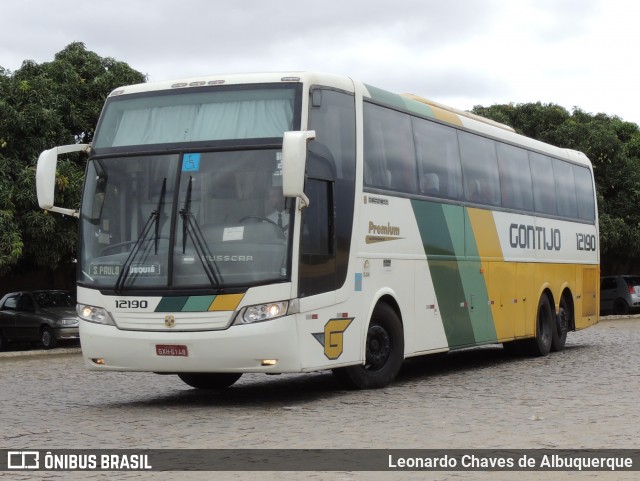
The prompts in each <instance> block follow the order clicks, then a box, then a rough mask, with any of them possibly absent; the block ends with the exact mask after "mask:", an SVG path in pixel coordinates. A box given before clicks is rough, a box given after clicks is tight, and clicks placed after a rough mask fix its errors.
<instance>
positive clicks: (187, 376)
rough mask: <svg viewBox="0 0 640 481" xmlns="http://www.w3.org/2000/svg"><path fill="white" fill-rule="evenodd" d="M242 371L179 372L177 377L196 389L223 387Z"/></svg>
mask: <svg viewBox="0 0 640 481" xmlns="http://www.w3.org/2000/svg"><path fill="white" fill-rule="evenodd" d="M240 376H242V373H235V372H224V373H209V372H181V373H179V374H178V377H179V378H180V379H182V381H184V382H185V383H186V384H188V385H189V386H191V387H194V388H196V389H212V390H213V389H224V388H226V387H229V386H231V385H232V384H233V383H234V382H236V381H237V380H238V379H240Z"/></svg>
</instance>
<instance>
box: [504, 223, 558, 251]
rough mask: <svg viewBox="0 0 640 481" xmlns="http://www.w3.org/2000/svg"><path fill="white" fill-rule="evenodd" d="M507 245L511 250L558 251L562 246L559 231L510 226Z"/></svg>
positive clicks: (537, 227) (535, 227)
mask: <svg viewBox="0 0 640 481" xmlns="http://www.w3.org/2000/svg"><path fill="white" fill-rule="evenodd" d="M509 244H510V245H511V247H513V248H520V249H534V250H545V251H559V250H560V248H561V246H562V236H561V234H560V229H554V228H547V227H540V226H533V225H527V224H511V225H510V226H509Z"/></svg>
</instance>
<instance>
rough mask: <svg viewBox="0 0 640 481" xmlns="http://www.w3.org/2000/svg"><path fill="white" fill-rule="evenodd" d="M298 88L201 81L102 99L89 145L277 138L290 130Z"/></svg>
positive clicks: (115, 146) (99, 146)
mask: <svg viewBox="0 0 640 481" xmlns="http://www.w3.org/2000/svg"><path fill="white" fill-rule="evenodd" d="M297 91H298V88H297V86H296V85H291V84H275V85H264V84H263V85H262V87H251V88H247V87H246V86H245V87H243V88H240V87H237V86H235V87H231V86H229V87H225V86H220V87H201V88H197V89H173V90H166V91H160V92H146V93H144V94H129V95H124V96H122V97H118V96H112V97H110V98H109V99H108V101H107V104H106V105H105V109H104V112H103V115H102V117H101V120H100V123H99V125H98V129H97V132H96V136H95V139H94V142H93V148H94V149H95V150H96V152H98V153H99V152H100V151H101V150H103V149H109V148H118V147H125V146H144V145H154V144H176V143H191V142H207V141H209V142H211V141H220V140H237V139H261V138H262V139H264V138H282V135H283V132H285V131H287V130H292V126H293V123H294V112H295V110H296V109H295V100H296V95H297Z"/></svg>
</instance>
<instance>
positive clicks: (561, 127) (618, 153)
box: [473, 102, 640, 274]
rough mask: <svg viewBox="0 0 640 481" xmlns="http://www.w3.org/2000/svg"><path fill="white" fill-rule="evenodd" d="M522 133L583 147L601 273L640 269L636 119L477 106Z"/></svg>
mask: <svg viewBox="0 0 640 481" xmlns="http://www.w3.org/2000/svg"><path fill="white" fill-rule="evenodd" d="M473 113H475V114H478V115H482V116H484V117H488V118H490V119H493V120H496V121H498V122H502V123H504V124H507V125H510V126H511V127H513V128H514V129H515V130H516V131H517V132H518V133H521V134H523V135H526V136H528V137H532V138H535V139H538V140H541V141H543V142H547V143H550V144H553V145H556V146H558V147H563V148H569V149H575V150H579V151H582V152H584V153H585V154H586V155H587V157H589V159H590V160H591V162H592V163H593V167H594V175H595V181H596V191H597V195H598V211H599V216H600V252H601V269H602V272H603V273H609V274H615V273H625V274H626V273H631V272H634V271H638V270H640V209H639V208H638V206H639V205H640V130H639V128H638V125H637V124H634V123H632V122H625V121H624V120H622V119H620V118H618V117H610V116H608V115H605V114H597V115H591V114H588V113H586V112H584V111H582V110H580V109H579V108H574V109H573V111H572V112H571V113H569V112H568V111H567V110H566V109H564V108H563V107H560V106H558V105H554V104H542V103H540V102H537V103H527V104H518V105H513V104H508V105H493V106H491V107H482V106H476V107H474V108H473Z"/></svg>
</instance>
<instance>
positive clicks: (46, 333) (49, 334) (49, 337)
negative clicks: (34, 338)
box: [40, 326, 58, 349]
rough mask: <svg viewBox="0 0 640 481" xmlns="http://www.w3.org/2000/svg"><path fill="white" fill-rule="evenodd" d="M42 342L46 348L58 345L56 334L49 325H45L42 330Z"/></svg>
mask: <svg viewBox="0 0 640 481" xmlns="http://www.w3.org/2000/svg"><path fill="white" fill-rule="evenodd" d="M40 342H41V343H42V347H44V348H45V349H53V348H54V347H56V346H57V345H58V340H57V339H56V335H55V333H54V332H53V329H51V328H50V327H49V326H44V327H43V328H42V329H41V330H40Z"/></svg>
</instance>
